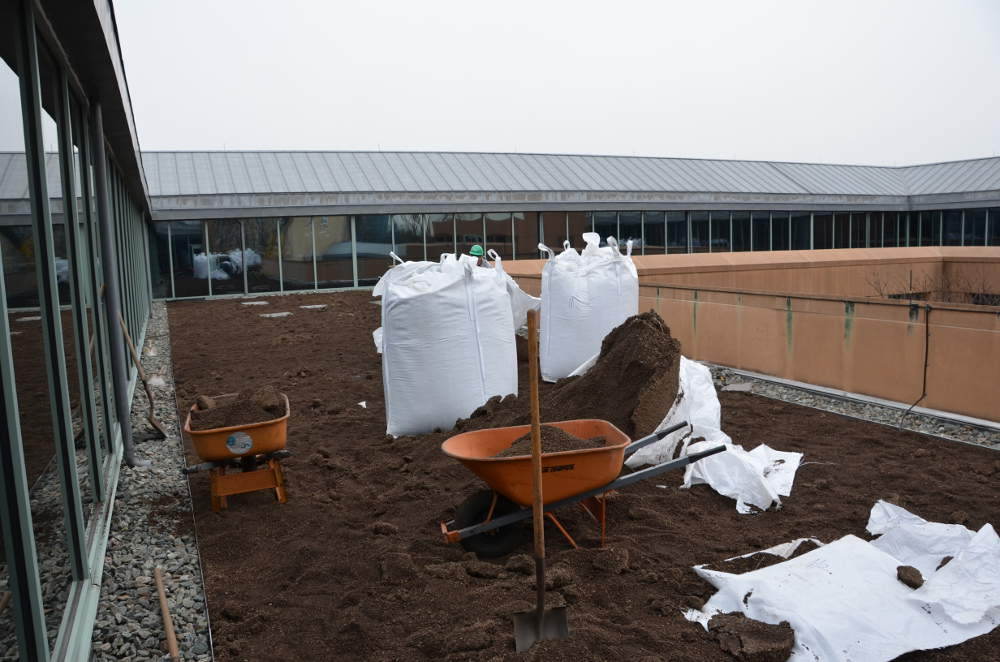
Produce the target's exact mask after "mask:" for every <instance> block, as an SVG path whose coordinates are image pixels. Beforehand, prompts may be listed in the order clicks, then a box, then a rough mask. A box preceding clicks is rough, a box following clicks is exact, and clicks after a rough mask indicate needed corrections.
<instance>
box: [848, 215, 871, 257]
mask: <svg viewBox="0 0 1000 662" xmlns="http://www.w3.org/2000/svg"><path fill="white" fill-rule="evenodd" d="M850 234H851V244H850V246H851V248H864V247H866V246H868V214H866V213H864V212H862V213H855V214H851V233H850Z"/></svg>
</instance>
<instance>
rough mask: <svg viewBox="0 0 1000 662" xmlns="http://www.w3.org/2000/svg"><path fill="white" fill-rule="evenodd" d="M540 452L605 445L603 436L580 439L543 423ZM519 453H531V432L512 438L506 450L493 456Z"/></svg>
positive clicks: (573, 449)
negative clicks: (512, 440)
mask: <svg viewBox="0 0 1000 662" xmlns="http://www.w3.org/2000/svg"><path fill="white" fill-rule="evenodd" d="M541 437H542V453H543V454H544V453H561V452H562V451H578V450H583V449H585V448H601V447H602V446H604V445H605V439H604V437H591V438H589V439H581V438H580V437H574V436H573V435H571V434H570V433H569V432H566V431H565V430H562V429H560V428H555V427H552V426H551V425H543V426H542V429H541ZM519 455H531V433H530V432H529V433H528V434H525V435H522V436H520V437H518V438H517V439H515V440H514V442H513V443H512V444H511V445H510V447H509V448H507V449H506V450H502V451H500V452H499V453H497V454H496V456H495V457H517V456H519Z"/></svg>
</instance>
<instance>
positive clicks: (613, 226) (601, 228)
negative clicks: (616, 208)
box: [593, 211, 618, 246]
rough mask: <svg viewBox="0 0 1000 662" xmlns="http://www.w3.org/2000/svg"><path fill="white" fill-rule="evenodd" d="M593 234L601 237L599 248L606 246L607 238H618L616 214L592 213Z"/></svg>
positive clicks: (608, 212)
mask: <svg viewBox="0 0 1000 662" xmlns="http://www.w3.org/2000/svg"><path fill="white" fill-rule="evenodd" d="M593 218H594V232H596V233H597V234H599V235H600V236H601V246H607V245H608V237H614V238H615V239H617V238H618V212H613V211H598V212H594V214H593Z"/></svg>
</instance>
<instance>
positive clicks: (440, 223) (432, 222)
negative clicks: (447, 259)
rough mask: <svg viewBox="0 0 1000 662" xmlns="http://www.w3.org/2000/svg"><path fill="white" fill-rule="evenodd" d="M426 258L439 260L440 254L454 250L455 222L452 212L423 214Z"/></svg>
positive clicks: (434, 260)
mask: <svg viewBox="0 0 1000 662" xmlns="http://www.w3.org/2000/svg"><path fill="white" fill-rule="evenodd" d="M424 221H425V223H424V228H425V235H424V236H425V237H426V241H427V259H428V260H430V261H431V262H439V261H440V260H441V256H442V255H444V254H446V253H454V252H455V222H454V219H453V217H452V214H424Z"/></svg>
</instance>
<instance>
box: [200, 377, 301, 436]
mask: <svg viewBox="0 0 1000 662" xmlns="http://www.w3.org/2000/svg"><path fill="white" fill-rule="evenodd" d="M284 415H285V399H284V398H283V397H282V396H281V393H279V392H278V389H276V388H275V387H273V386H261V387H259V388H256V389H252V388H250V389H244V390H242V391H240V392H239V393H237V394H236V395H235V396H229V397H225V396H221V397H218V398H209V397H205V396H198V400H197V405H196V408H195V409H194V411H192V412H191V429H192V430H212V429H215V428H228V427H233V426H235V425H249V424H251V423H262V422H264V421H271V420H274V419H276V418H281V417H282V416H284Z"/></svg>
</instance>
